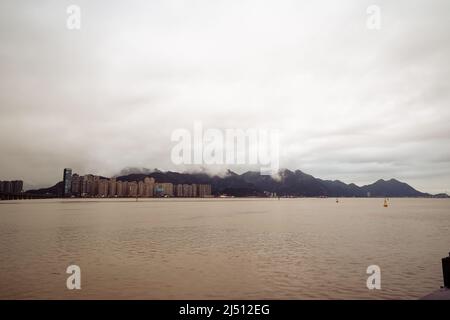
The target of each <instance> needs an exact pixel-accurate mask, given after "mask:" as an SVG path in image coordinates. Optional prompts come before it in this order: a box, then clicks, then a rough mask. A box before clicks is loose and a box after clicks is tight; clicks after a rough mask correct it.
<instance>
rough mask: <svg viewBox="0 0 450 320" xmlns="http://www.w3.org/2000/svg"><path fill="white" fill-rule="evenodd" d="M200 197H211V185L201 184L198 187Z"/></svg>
mask: <svg viewBox="0 0 450 320" xmlns="http://www.w3.org/2000/svg"><path fill="white" fill-rule="evenodd" d="M198 196H199V197H201V198H203V197H210V196H211V185H210V184H199V185H198Z"/></svg>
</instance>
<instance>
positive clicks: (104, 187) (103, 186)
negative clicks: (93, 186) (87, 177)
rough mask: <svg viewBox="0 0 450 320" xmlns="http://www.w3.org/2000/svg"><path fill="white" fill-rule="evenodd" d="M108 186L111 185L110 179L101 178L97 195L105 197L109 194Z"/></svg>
mask: <svg viewBox="0 0 450 320" xmlns="http://www.w3.org/2000/svg"><path fill="white" fill-rule="evenodd" d="M108 186H109V181H108V180H106V179H100V180H99V181H98V194H97V196H99V197H101V198H105V197H107V196H108Z"/></svg>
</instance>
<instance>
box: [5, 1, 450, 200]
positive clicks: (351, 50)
mask: <svg viewBox="0 0 450 320" xmlns="http://www.w3.org/2000/svg"><path fill="white" fill-rule="evenodd" d="M70 4H77V5H79V6H80V7H81V14H82V16H81V18H82V28H81V30H79V31H70V30H68V29H67V28H66V18H67V14H66V8H67V6H68V5H70ZM371 4H377V5H379V6H380V7H381V10H382V26H381V30H379V31H373V30H368V29H367V28H366V18H367V15H366V8H367V7H368V6H369V5H371ZM449 9H450V3H449V2H448V1H446V0H442V1H438V0H435V1H395V2H393V1H386V0H384V1H376V3H372V1H371V2H369V1H356V0H354V1H345V2H337V1H332V0H327V1H325V0H321V1H314V2H312V1H309V2H301V1H294V0H291V1H289V0H282V1H220V0H216V1H211V0H209V1H205V0H197V1H195V0H192V1H187V0H186V1H181V0H171V1H136V0H135V1H126V2H125V1H95V2H94V1H86V0H83V1H39V3H37V2H35V1H24V0H21V1H10V0H6V1H2V2H1V4H0V70H1V73H0V148H1V150H2V151H1V156H0V179H13V178H22V179H24V180H25V181H26V183H27V185H30V186H44V185H48V184H51V183H53V182H54V181H55V180H57V179H60V177H61V174H62V173H61V171H62V168H63V167H73V168H74V169H75V170H76V171H78V172H80V173H87V172H94V173H99V174H103V175H112V174H115V173H117V172H119V171H120V170H121V169H123V168H125V167H129V166H131V167H148V168H154V167H158V168H162V169H173V170H184V169H192V168H190V167H178V166H175V165H174V164H172V162H171V161H170V150H171V147H172V143H171V142H170V135H171V133H172V132H173V130H175V129H177V128H187V129H191V128H192V126H193V122H194V121H196V120H199V121H202V122H203V124H204V126H205V128H208V127H212V128H220V129H224V128H243V129H245V128H262V129H266V128H276V129H279V130H281V133H282V140H281V148H282V158H281V165H282V166H283V167H288V168H291V169H297V168H300V169H302V170H304V171H307V172H309V173H311V174H313V175H316V176H318V177H321V178H329V179H337V178H339V179H342V180H344V181H346V182H353V181H354V182H357V183H360V184H364V183H369V182H372V181H374V180H376V179H378V178H391V177H395V178H397V179H400V180H406V181H407V182H411V183H412V184H413V185H414V186H415V187H417V188H419V189H421V190H423V191H429V192H442V191H447V190H448V189H450V188H449V186H448V184H449V181H450V179H449V178H450V166H449V164H450V154H449V151H448V150H450V134H449V133H450V132H449V129H448V123H449V120H450V109H449V102H450V97H449V94H450V90H449V89H450V88H449V86H450V81H449V79H450V65H449V63H448V57H449V56H450V41H449V36H450V21H449V19H448V16H447V15H448V12H449ZM232 168H233V169H235V170H240V171H242V170H245V169H247V168H249V167H245V166H244V167H232Z"/></svg>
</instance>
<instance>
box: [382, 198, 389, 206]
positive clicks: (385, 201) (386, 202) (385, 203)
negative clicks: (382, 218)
mask: <svg viewBox="0 0 450 320" xmlns="http://www.w3.org/2000/svg"><path fill="white" fill-rule="evenodd" d="M383 207H385V208H387V207H388V201H387V199H384V204H383Z"/></svg>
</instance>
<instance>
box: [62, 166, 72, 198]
mask: <svg viewBox="0 0 450 320" xmlns="http://www.w3.org/2000/svg"><path fill="white" fill-rule="evenodd" d="M71 190H72V169H70V168H65V169H64V174H63V197H69V196H70V193H71Z"/></svg>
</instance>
